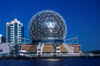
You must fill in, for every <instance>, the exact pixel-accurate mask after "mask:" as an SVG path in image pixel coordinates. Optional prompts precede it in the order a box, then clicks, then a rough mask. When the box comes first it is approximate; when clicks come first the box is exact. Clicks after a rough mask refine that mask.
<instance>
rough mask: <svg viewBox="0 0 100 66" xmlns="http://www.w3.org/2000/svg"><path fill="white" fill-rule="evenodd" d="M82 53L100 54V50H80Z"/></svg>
mask: <svg viewBox="0 0 100 66" xmlns="http://www.w3.org/2000/svg"><path fill="white" fill-rule="evenodd" d="M82 52H84V53H93V54H100V50H92V51H89V50H87V51H86V52H85V51H84V50H82Z"/></svg>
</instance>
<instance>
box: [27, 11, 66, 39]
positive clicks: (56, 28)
mask: <svg viewBox="0 0 100 66" xmlns="http://www.w3.org/2000/svg"><path fill="white" fill-rule="evenodd" d="M66 33H67V25H66V22H65V20H64V19H63V18H62V16H61V15H59V14H58V13H56V12H54V11H51V10H43V11H41V12H38V13H37V14H36V15H35V16H33V17H32V19H31V20H30V23H29V34H30V36H31V38H32V39H33V40H43V39H60V40H63V39H64V38H65V36H66Z"/></svg>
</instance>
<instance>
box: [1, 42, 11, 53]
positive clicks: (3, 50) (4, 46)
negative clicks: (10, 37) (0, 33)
mask: <svg viewBox="0 0 100 66" xmlns="http://www.w3.org/2000/svg"><path fill="white" fill-rule="evenodd" d="M10 52H11V49H10V46H9V43H2V44H0V54H8V53H10Z"/></svg>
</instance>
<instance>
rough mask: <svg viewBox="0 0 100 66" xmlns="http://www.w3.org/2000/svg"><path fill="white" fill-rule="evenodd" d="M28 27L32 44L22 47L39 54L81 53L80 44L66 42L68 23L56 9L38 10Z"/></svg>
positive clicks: (21, 47)
mask: <svg viewBox="0 0 100 66" xmlns="http://www.w3.org/2000/svg"><path fill="white" fill-rule="evenodd" d="M28 29H29V35H30V37H31V39H32V44H25V47H23V44H22V45H21V46H20V49H25V50H26V51H28V52H30V53H31V54H37V55H43V54H51V55H52V54H61V53H66V54H73V53H80V45H79V44H68V43H66V42H65V37H66V34H67V24H66V22H65V20H64V19H63V17H62V16H61V15H60V14H58V13H57V12H55V11H51V10H44V11H41V12H38V13H37V14H36V15H35V16H33V17H32V19H31V20H30V22H29V27H28Z"/></svg>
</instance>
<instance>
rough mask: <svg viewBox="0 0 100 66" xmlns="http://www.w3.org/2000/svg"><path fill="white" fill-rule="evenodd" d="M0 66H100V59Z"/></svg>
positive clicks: (5, 62) (1, 65)
mask: <svg viewBox="0 0 100 66" xmlns="http://www.w3.org/2000/svg"><path fill="white" fill-rule="evenodd" d="M0 66H100V58H79V59H66V60H61V61H43V60H32V61H31V60H30V61H18V60H0Z"/></svg>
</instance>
